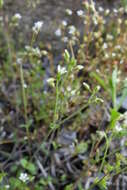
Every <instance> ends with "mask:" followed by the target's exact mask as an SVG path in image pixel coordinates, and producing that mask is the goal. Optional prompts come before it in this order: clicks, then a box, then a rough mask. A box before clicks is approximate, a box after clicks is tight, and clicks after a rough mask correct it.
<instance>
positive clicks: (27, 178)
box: [19, 173, 29, 183]
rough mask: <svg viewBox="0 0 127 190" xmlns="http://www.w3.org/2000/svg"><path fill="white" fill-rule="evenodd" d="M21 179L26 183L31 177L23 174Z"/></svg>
mask: <svg viewBox="0 0 127 190" xmlns="http://www.w3.org/2000/svg"><path fill="white" fill-rule="evenodd" d="M19 179H20V180H21V181H22V182H24V183H25V182H26V181H28V180H29V177H28V175H27V173H21V174H20V176H19Z"/></svg>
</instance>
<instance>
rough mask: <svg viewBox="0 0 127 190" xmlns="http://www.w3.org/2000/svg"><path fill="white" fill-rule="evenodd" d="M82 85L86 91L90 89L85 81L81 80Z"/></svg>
mask: <svg viewBox="0 0 127 190" xmlns="http://www.w3.org/2000/svg"><path fill="white" fill-rule="evenodd" d="M83 86H84V87H85V88H86V89H87V90H88V91H90V86H89V85H88V84H87V83H86V82H83Z"/></svg>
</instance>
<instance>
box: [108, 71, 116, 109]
mask: <svg viewBox="0 0 127 190" xmlns="http://www.w3.org/2000/svg"><path fill="white" fill-rule="evenodd" d="M116 86H117V67H116V68H115V69H114V71H113V73H112V77H111V78H110V79H109V87H110V93H111V97H112V102H113V108H115V109H116V108H117V104H116Z"/></svg>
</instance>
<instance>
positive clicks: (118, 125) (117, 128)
mask: <svg viewBox="0 0 127 190" xmlns="http://www.w3.org/2000/svg"><path fill="white" fill-rule="evenodd" d="M115 129H116V131H117V132H120V131H122V127H121V126H120V124H116V126H115Z"/></svg>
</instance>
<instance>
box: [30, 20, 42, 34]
mask: <svg viewBox="0 0 127 190" xmlns="http://www.w3.org/2000/svg"><path fill="white" fill-rule="evenodd" d="M43 24H44V22H43V21H38V22H35V23H34V26H33V28H32V30H33V32H34V33H35V34H38V32H39V31H40V30H41V28H42V26H43Z"/></svg>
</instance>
